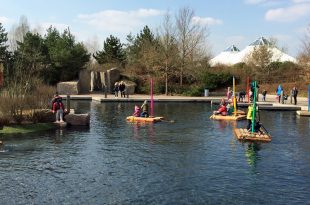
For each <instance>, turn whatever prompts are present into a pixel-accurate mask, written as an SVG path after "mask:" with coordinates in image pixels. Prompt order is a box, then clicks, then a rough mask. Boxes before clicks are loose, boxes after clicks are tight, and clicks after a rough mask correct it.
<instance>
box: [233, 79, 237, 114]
mask: <svg viewBox="0 0 310 205" xmlns="http://www.w3.org/2000/svg"><path fill="white" fill-rule="evenodd" d="M233 96H234V97H233V103H234V115H235V116H236V115H237V101H236V100H237V98H236V81H235V76H233Z"/></svg>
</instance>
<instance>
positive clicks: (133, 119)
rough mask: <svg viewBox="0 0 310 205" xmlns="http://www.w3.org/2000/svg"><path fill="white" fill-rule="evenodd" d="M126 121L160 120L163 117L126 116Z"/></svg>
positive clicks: (152, 121)
mask: <svg viewBox="0 0 310 205" xmlns="http://www.w3.org/2000/svg"><path fill="white" fill-rule="evenodd" d="M126 119H127V121H129V122H151V123H154V122H160V121H162V120H163V119H164V118H163V117H135V116H128V117H127V118H126Z"/></svg>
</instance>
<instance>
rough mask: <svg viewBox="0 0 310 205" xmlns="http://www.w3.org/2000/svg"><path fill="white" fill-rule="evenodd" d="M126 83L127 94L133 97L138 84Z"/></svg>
mask: <svg viewBox="0 0 310 205" xmlns="http://www.w3.org/2000/svg"><path fill="white" fill-rule="evenodd" d="M124 83H125V86H126V88H125V90H126V94H128V95H133V94H134V93H135V89H136V86H137V84H136V83H134V82H132V81H124Z"/></svg>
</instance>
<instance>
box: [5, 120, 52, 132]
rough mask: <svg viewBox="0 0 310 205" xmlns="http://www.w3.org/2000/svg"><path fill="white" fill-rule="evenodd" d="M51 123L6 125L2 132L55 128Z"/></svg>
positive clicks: (36, 130) (37, 130)
mask: <svg viewBox="0 0 310 205" xmlns="http://www.w3.org/2000/svg"><path fill="white" fill-rule="evenodd" d="M54 127H55V126H54V125H52V124H50V123H36V124H27V125H14V126H4V127H3V129H2V130H0V134H25V133H30V132H39V131H45V130H49V129H52V128H54Z"/></svg>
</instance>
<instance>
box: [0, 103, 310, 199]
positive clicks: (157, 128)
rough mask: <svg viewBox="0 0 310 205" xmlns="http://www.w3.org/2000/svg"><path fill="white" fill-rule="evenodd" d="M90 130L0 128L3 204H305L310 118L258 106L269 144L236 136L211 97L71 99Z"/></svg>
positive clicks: (0, 196) (0, 195)
mask: <svg viewBox="0 0 310 205" xmlns="http://www.w3.org/2000/svg"><path fill="white" fill-rule="evenodd" d="M71 104H72V107H73V108H74V109H76V110H77V111H79V112H81V113H84V112H90V113H91V126H90V128H79V129H76V128H75V129H73V128H71V129H63V130H56V131H55V130H54V131H50V132H43V133H36V134H27V135H18V136H11V137H9V138H8V137H4V136H0V138H1V139H2V140H3V141H4V142H5V147H4V150H0V151H1V152H0V187H1V189H0V204H310V194H309V191H310V135H309V126H310V118H303V117H298V116H296V115H295V113H294V112H266V111H265V112H264V111H262V112H261V120H262V122H263V123H264V126H265V127H266V128H267V129H268V130H269V132H270V133H271V135H272V136H273V140H272V142H271V143H267V144H249V143H241V142H239V141H237V140H236V139H235V138H234V135H233V132H232V129H233V127H235V126H237V127H245V126H246V121H243V122H238V123H228V122H220V121H211V120H210V119H209V116H210V114H211V110H212V109H215V108H211V106H210V104H205V103H167V104H164V103H157V104H156V105H155V112H156V114H157V115H158V116H165V117H166V118H167V119H173V120H176V122H175V123H168V122H161V123H157V124H131V123H127V122H126V121H125V118H126V116H127V115H130V114H131V113H132V112H133V107H134V104H132V103H105V104H100V103H93V102H87V101H75V102H74V101H72V102H71Z"/></svg>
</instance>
